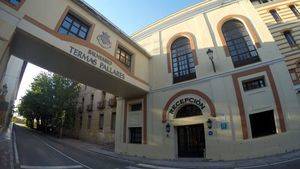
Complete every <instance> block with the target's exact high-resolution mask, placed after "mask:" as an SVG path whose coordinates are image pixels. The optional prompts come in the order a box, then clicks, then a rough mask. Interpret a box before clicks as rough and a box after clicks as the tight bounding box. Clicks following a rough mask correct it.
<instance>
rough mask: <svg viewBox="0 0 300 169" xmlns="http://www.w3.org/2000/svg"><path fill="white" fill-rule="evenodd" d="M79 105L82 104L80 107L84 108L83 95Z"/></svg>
mask: <svg viewBox="0 0 300 169" xmlns="http://www.w3.org/2000/svg"><path fill="white" fill-rule="evenodd" d="M81 105H82V108H84V97H83V98H82V100H81Z"/></svg>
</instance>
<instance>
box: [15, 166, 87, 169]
mask: <svg viewBox="0 0 300 169" xmlns="http://www.w3.org/2000/svg"><path fill="white" fill-rule="evenodd" d="M20 168H24V169H72V168H83V166H81V165H70V166H30V165H21V166H20Z"/></svg>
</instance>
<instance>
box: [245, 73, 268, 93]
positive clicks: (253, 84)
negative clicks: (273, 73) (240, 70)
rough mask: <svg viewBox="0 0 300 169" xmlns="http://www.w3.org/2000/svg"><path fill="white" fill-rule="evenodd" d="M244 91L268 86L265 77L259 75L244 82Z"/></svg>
mask: <svg viewBox="0 0 300 169" xmlns="http://www.w3.org/2000/svg"><path fill="white" fill-rule="evenodd" d="M242 84H243V89H244V91H249V90H254V89H259V88H263V87H266V82H265V77H264V76H261V77H257V78H253V79H249V80H244V81H243V82H242Z"/></svg>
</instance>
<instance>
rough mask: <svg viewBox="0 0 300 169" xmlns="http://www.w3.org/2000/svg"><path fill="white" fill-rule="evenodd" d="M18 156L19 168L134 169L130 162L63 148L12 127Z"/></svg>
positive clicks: (25, 129)
mask: <svg viewBox="0 0 300 169" xmlns="http://www.w3.org/2000/svg"><path fill="white" fill-rule="evenodd" d="M14 131H15V137H16V147H17V153H15V159H16V160H15V161H16V163H19V166H20V168H25V169H26V168H28V169H34V168H35V169H38V168H43V169H46V168H51V169H67V168H88V169H92V168H101V169H102V168H103V169H116V168H119V169H121V168H127V169H130V168H133V169H134V168H135V167H134V164H133V163H132V162H126V161H121V160H115V159H112V158H108V157H105V156H100V155H99V154H94V153H92V152H88V151H82V150H80V149H77V148H74V147H70V146H68V145H62V144H59V143H57V142H54V141H52V140H51V139H47V138H46V137H43V136H42V135H39V134H37V133H35V132H34V131H31V130H29V129H27V128H23V127H20V126H16V125H15V126H14Z"/></svg>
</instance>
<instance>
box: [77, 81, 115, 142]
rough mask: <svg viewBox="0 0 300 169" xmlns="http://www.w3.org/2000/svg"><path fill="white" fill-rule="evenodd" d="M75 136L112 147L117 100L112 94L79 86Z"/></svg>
mask: <svg viewBox="0 0 300 169" xmlns="http://www.w3.org/2000/svg"><path fill="white" fill-rule="evenodd" d="M78 103H79V104H78V113H77V114H76V123H75V135H76V136H77V138H79V139H81V140H86V141H89V142H93V143H97V144H101V145H111V146H113V145H114V140H115V137H114V133H115V124H116V107H117V100H116V97H115V96H113V95H112V94H109V93H106V92H103V91H100V90H97V89H95V88H92V87H89V86H86V85H81V90H80V94H79V100H78Z"/></svg>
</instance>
